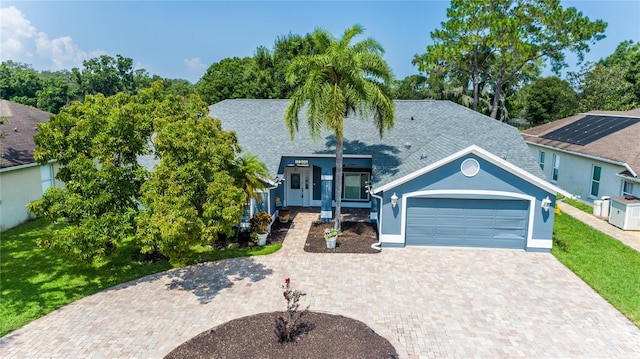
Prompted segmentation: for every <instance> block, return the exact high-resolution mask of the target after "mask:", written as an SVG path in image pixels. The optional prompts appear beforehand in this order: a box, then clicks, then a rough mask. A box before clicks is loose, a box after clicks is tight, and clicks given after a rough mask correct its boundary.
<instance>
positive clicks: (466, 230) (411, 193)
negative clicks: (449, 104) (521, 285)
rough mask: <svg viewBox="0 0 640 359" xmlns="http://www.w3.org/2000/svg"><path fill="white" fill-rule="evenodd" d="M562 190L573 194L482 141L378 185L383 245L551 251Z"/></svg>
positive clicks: (381, 240)
mask: <svg viewBox="0 0 640 359" xmlns="http://www.w3.org/2000/svg"><path fill="white" fill-rule="evenodd" d="M556 193H561V194H563V195H564V196H567V197H571V194H570V193H567V192H566V191H563V190H562V189H560V188H558V187H556V186H554V185H553V184H551V183H548V182H546V181H545V180H543V179H541V178H540V177H537V176H534V175H532V174H531V173H529V172H526V171H524V170H522V169H521V168H520V167H517V166H515V165H513V164H512V163H511V162H508V161H507V160H506V159H505V158H502V157H498V156H496V155H494V154H492V153H490V152H487V151H486V150H483V149H482V148H480V147H477V146H470V147H468V148H466V149H464V150H461V151H459V152H457V153H455V154H453V155H451V156H449V157H445V158H443V159H442V160H440V161H437V162H435V163H433V164H431V165H428V166H425V167H424V168H422V169H419V170H417V171H414V172H412V173H409V174H406V175H404V176H402V177H400V178H398V179H397V180H394V181H391V182H389V183H387V184H385V185H383V186H380V187H378V188H377V189H376V190H375V191H374V194H376V196H375V198H378V199H379V201H380V202H379V203H380V214H379V227H380V230H379V231H380V243H381V246H382V247H383V248H384V247H404V246H412V247H416V246H438V247H471V248H504V249H516V250H526V251H543V252H548V251H549V250H550V249H551V246H552V244H553V241H552V236H553V218H554V210H553V208H554V205H555V196H556Z"/></svg>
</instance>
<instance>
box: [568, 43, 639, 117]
mask: <svg viewBox="0 0 640 359" xmlns="http://www.w3.org/2000/svg"><path fill="white" fill-rule="evenodd" d="M567 77H568V78H570V80H571V82H572V86H573V87H574V88H575V89H577V91H579V93H580V110H581V111H590V110H611V111H626V110H630V109H633V108H636V107H639V106H640V42H637V43H633V41H623V42H621V43H620V44H619V45H618V47H617V48H616V50H615V52H614V53H613V54H611V55H609V56H608V57H606V58H604V59H602V60H600V61H598V62H597V63H595V64H593V63H589V64H586V65H585V66H583V67H582V68H581V69H580V70H579V71H576V72H570V73H568V74H567Z"/></svg>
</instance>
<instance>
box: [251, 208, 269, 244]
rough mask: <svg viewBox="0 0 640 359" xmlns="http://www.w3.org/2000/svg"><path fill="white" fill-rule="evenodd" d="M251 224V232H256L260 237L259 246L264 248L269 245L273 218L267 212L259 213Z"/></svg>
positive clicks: (252, 219)
mask: <svg viewBox="0 0 640 359" xmlns="http://www.w3.org/2000/svg"><path fill="white" fill-rule="evenodd" d="M249 223H250V224H251V232H255V233H257V235H258V245H259V246H264V245H265V244H266V243H267V235H268V231H269V225H270V224H271V216H270V215H269V214H268V213H267V212H265V211H258V212H256V214H254V215H253V217H252V218H251V220H250V221H249Z"/></svg>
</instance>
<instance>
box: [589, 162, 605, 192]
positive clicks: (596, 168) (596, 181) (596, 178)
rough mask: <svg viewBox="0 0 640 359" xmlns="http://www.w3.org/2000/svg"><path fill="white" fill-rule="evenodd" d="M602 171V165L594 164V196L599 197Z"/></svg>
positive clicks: (592, 190) (592, 185) (592, 184)
mask: <svg viewBox="0 0 640 359" xmlns="http://www.w3.org/2000/svg"><path fill="white" fill-rule="evenodd" d="M601 173H602V167H600V166H595V165H594V166H593V168H592V169H591V192H589V193H590V195H591V196H592V197H598V191H599V190H600V174H601Z"/></svg>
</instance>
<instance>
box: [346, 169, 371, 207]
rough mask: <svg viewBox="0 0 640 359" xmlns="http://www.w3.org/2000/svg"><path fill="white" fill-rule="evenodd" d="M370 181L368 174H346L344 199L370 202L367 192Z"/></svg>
mask: <svg viewBox="0 0 640 359" xmlns="http://www.w3.org/2000/svg"><path fill="white" fill-rule="evenodd" d="M368 181H369V173H366V172H348V173H345V174H344V191H342V192H343V196H342V198H343V199H350V200H356V201H363V200H369V193H368V192H367V188H366V185H367V182H368Z"/></svg>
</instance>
